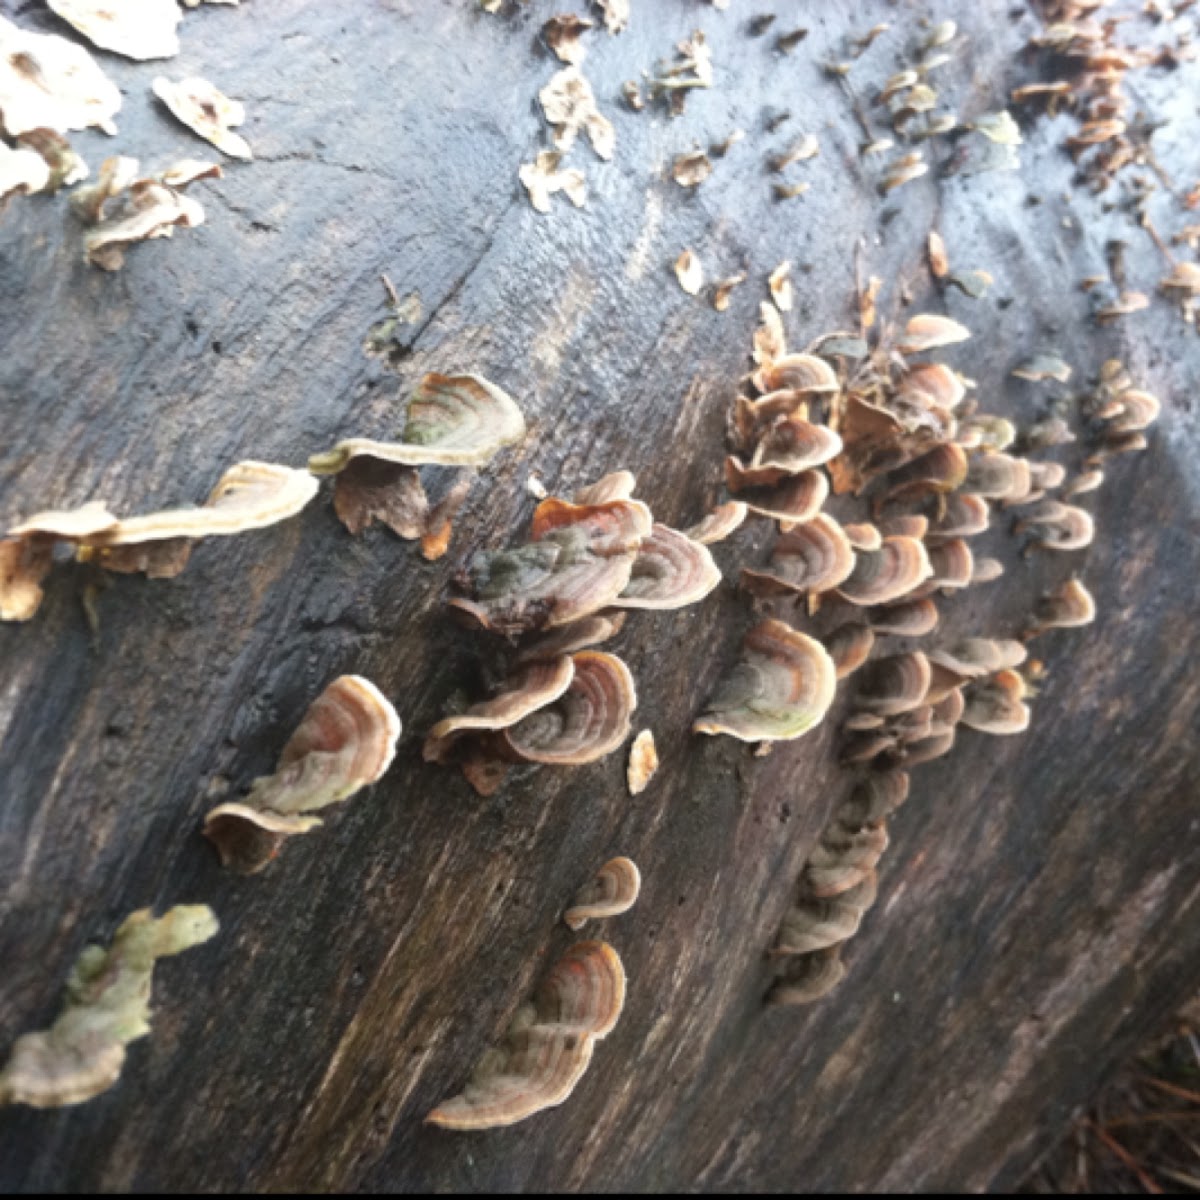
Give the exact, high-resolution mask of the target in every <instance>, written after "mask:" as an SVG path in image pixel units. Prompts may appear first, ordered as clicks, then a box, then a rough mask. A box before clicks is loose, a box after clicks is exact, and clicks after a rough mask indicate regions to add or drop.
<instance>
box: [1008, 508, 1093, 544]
mask: <svg viewBox="0 0 1200 1200" xmlns="http://www.w3.org/2000/svg"><path fill="white" fill-rule="evenodd" d="M1013 532H1014V533H1026V532H1032V533H1033V535H1034V544H1035V545H1037V546H1040V547H1041V548H1042V549H1044V550H1082V549H1083V548H1084V547H1085V546H1090V545H1091V544H1092V538H1093V537H1094V536H1095V525H1094V523H1093V521H1092V515H1091V513H1089V512H1086V511H1085V510H1084V509H1082V508H1076V507H1075V506H1074V505H1071V504H1063V503H1062V502H1061V501H1060V500H1043V501H1042V503H1041V504H1039V505H1038V507H1037V508H1035V509H1034V510H1033V511H1032V512H1031V513H1030V514H1029V515H1028V516H1027V517H1025V518H1024V519H1022V520H1020V521H1018V522H1017V524H1016V525H1015V526H1014V527H1013Z"/></svg>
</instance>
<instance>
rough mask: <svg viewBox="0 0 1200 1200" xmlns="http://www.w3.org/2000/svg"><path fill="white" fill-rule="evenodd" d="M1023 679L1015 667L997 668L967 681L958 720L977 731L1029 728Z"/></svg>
mask: <svg viewBox="0 0 1200 1200" xmlns="http://www.w3.org/2000/svg"><path fill="white" fill-rule="evenodd" d="M1026 694H1027V693H1026V688H1025V680H1024V679H1023V678H1022V677H1021V676H1020V675H1019V674H1018V673H1017V672H1016V671H1011V670H1008V671H999V672H997V673H996V674H995V675H993V676H991V677H990V678H988V679H984V680H981V681H980V682H978V683H972V684H969V685H968V686H967V688H966V692H965V695H964V697H963V699H964V700H965V704H964V706H963V713H962V717H961V718H960V722H961V724H963V725H966V726H967V727H968V728H969V729H975V730H978V731H979V732H980V733H991V734H997V735H1001V736H1003V735H1006V734H1013V733H1024V732H1025V730H1026V729H1028V728H1029V717H1030V713H1029V708H1028V706H1027V705H1026V704H1025V703H1023V701H1024V699H1025V696H1026Z"/></svg>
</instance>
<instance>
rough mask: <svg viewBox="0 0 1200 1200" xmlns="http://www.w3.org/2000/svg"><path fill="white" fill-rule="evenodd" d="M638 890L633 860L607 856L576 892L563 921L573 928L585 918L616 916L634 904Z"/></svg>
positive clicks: (586, 920) (638, 878) (639, 883)
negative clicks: (592, 875)
mask: <svg viewBox="0 0 1200 1200" xmlns="http://www.w3.org/2000/svg"><path fill="white" fill-rule="evenodd" d="M641 890H642V876H641V873H640V872H639V871H638V869H637V864H636V863H634V862H633V860H632V859H628V858H614V859H610V860H609V861H608V862H606V863H605V864H604V866H602V867H601V868H600V870H599V871H598V872H597V873H596V877H595V878H594V879H593V880H592V881H591V882H590V883H588V884H587V885H585V886H584V887H582V888H580V890H579V891H578V892H576V894H575V898H574V899H573V900H572V901H571V907H570V908H568V909H567V911H566V912H565V913H563V922H564V923H565V924H566V926H567V928H568V929H572V930H576V931H577V930H580V929H582V928H583V927H584V925H586V924H587V923H588V922H589V921H602V920H604V919H605V918H607V917H619V916H620V915H621V914H622V913H626V912H628V911H629V910H630V909H631V908H632V907H633V906H634V904H635V903H636V902H637V898H638V893H639V892H640V891H641Z"/></svg>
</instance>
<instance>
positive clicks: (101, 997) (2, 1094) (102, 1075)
mask: <svg viewBox="0 0 1200 1200" xmlns="http://www.w3.org/2000/svg"><path fill="white" fill-rule="evenodd" d="M217 929H218V925H217V919H216V917H215V916H214V915H213V912H212V909H210V908H208V907H207V906H206V905H203V904H186V905H178V906H176V907H175V908H172V909H171V910H170V911H169V912H167V913H165V914H164V915H163V916H161V917H157V918H156V917H155V916H154V915H153V913H152V912H151V910H150V909H148V908H143V909H139V910H138V911H137V912H134V913H131V914H130V915H129V916H128V917H126V918H125V920H124V921H123V922H122V923H121V926H120V928H119V929H118V930H117V932H116V934H115V935H114V937H113V941H112V945H111V946H110V947H109V948H108V949H107V950H105V949H104V948H103V947H101V946H95V945H91V946H87V947H86V948H85V949H84V951H83V953H82V954H81V955H80V956H79V959H78V960H77V962H76V963H75V966H74V968H73V970H72V971H71V975H70V978H69V979H68V980H67V999H66V1002H65V1004H64V1005H63V1008H62V1011H61V1012H60V1013H59V1015H58V1017H57V1019H56V1020H55V1022H54V1024H53V1025H51V1026H50V1028H49V1029H46V1030H44V1031H42V1032H39V1033H26V1034H23V1035H22V1036H21V1037H19V1038H17V1040H16V1042H15V1043H14V1044H13V1048H12V1054H11V1055H10V1057H9V1060H8V1063H7V1064H6V1065H5V1067H4V1069H3V1070H2V1071H0V1105H2V1104H28V1105H30V1106H31V1107H33V1108H60V1107H63V1106H65V1105H70V1104H82V1103H83V1102H84V1101H85V1100H90V1099H91V1098H92V1097H93V1096H98V1095H100V1094H101V1092H105V1091H107V1090H108V1089H109V1088H110V1087H112V1086H113V1084H114V1083H116V1082H117V1080H118V1078H120V1075H121V1070H122V1068H123V1067H124V1065H125V1047H126V1046H128V1045H129V1043H130V1042H134V1041H137V1039H138V1038H142V1037H145V1036H146V1035H147V1034H148V1033H149V1032H150V1016H151V1009H150V998H151V986H152V983H153V976H154V967H155V964H156V962H157V961H158V959H160V958H169V957H171V956H172V955H175V954H181V953H183V951H185V950H190V949H191V948H192V947H193V946H198V945H201V944H202V943H203V942H207V941H208V940H209V938H211V937H213V936H214V935H215V934H216V932H217Z"/></svg>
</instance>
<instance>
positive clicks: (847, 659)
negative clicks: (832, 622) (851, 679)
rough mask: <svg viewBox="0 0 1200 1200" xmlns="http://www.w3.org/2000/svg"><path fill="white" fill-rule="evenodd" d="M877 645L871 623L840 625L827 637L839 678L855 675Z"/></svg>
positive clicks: (827, 644) (830, 654) (828, 647)
mask: <svg viewBox="0 0 1200 1200" xmlns="http://www.w3.org/2000/svg"><path fill="white" fill-rule="evenodd" d="M874 645H875V631H874V630H873V629H872V628H871V626H870V625H855V624H853V623H852V622H848V623H847V624H845V625H839V626H838V628H837V629H835V630H834V631H833V632H832V633H831V634H830V635H829V636H828V637H827V638H826V639H825V649H826V650H827V651H828V653H829V657H830V658H831V659H833V666H834V671H835V673H836V674H837V677H838V679H845V678H846V677H847V676H848V675H853V674H854V672H855V671H857V670H858V669H859V667H861V666H862V665H863V663H865V662H866V661H867V659H868V658H869V657H870V655H871V650H872V648H873V647H874Z"/></svg>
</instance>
